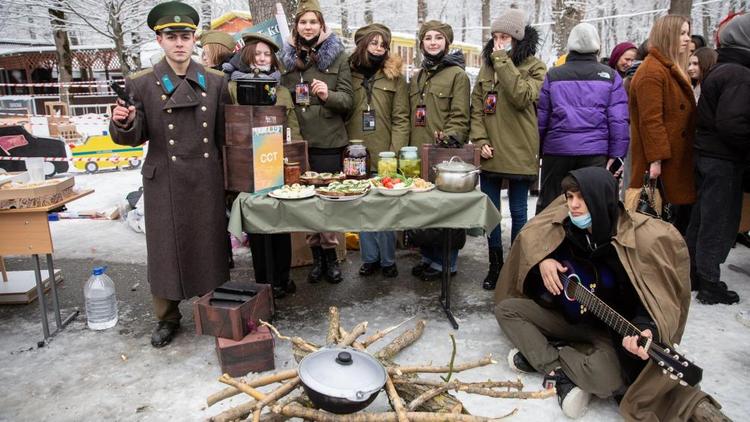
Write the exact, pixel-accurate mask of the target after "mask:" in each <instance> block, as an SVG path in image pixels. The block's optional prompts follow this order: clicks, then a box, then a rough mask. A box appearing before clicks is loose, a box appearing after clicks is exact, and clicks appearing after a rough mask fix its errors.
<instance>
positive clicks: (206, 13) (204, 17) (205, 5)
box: [200, 0, 211, 29]
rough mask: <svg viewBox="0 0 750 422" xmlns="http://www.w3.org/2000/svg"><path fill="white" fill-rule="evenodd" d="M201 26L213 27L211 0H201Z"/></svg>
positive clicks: (205, 27) (204, 27)
mask: <svg viewBox="0 0 750 422" xmlns="http://www.w3.org/2000/svg"><path fill="white" fill-rule="evenodd" d="M200 19H201V28H203V29H211V0H201V18H200Z"/></svg>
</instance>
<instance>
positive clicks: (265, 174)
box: [253, 125, 284, 193]
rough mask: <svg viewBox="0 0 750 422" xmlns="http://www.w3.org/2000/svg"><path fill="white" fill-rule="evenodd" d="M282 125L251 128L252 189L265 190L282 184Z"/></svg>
mask: <svg viewBox="0 0 750 422" xmlns="http://www.w3.org/2000/svg"><path fill="white" fill-rule="evenodd" d="M283 132H284V127H283V126H282V125H276V126H266V127H255V128H253V191H254V192H255V193H263V192H267V191H269V190H271V189H275V188H277V187H279V186H282V185H283V184H284V136H283Z"/></svg>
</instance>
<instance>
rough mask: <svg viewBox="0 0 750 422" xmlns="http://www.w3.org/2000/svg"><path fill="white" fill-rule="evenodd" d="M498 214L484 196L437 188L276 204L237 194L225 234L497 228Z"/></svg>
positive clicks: (286, 201)
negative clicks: (354, 198)
mask: <svg viewBox="0 0 750 422" xmlns="http://www.w3.org/2000/svg"><path fill="white" fill-rule="evenodd" d="M500 219H501V216H500V212H498V210H497V208H495V206H494V205H493V204H492V202H490V200H489V198H487V196H486V195H485V194H483V193H482V192H480V191H478V190H474V191H471V192H468V193H448V192H442V191H439V190H437V189H435V190H432V191H430V192H424V193H414V192H409V193H407V194H406V195H403V196H398V197H391V196H385V195H381V194H380V193H377V192H370V193H368V194H367V195H366V196H364V197H362V198H360V199H356V200H353V201H348V202H331V201H326V200H323V199H320V198H318V197H313V198H308V199H299V200H278V199H274V198H270V197H268V196H266V195H263V196H252V195H250V194H247V193H241V194H240V195H239V196H238V197H237V199H236V200H235V201H234V204H233V205H232V215H231V217H230V219H229V231H230V232H231V233H233V234H234V235H235V236H239V234H240V233H241V232H242V231H245V232H248V233H288V232H322V231H325V232H347V231H353V232H359V231H388V230H406V229H417V228H421V229H425V228H463V229H471V228H482V229H484V230H485V231H486V232H490V231H491V230H492V229H494V228H495V226H497V225H498V224H500Z"/></svg>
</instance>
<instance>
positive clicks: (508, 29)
mask: <svg viewBox="0 0 750 422" xmlns="http://www.w3.org/2000/svg"><path fill="white" fill-rule="evenodd" d="M525 29H526V14H525V13H523V11H522V10H521V9H515V8H510V9H508V10H506V11H505V13H503V14H502V15H500V16H498V17H497V18H495V20H493V21H492V25H490V32H492V33H493V34H494V33H495V32H502V33H504V34H508V35H510V36H511V37H513V38H515V39H516V40H518V41H521V40H522V39H523V37H524V35H525V32H526V31H525Z"/></svg>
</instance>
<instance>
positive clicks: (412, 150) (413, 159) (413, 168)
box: [398, 147, 422, 177]
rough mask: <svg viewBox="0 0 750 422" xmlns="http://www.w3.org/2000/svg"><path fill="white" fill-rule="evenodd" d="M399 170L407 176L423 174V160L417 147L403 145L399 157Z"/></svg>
mask: <svg viewBox="0 0 750 422" xmlns="http://www.w3.org/2000/svg"><path fill="white" fill-rule="evenodd" d="M398 168H399V171H400V172H401V173H402V174H403V175H404V176H406V177H420V176H421V174H422V160H420V159H419V154H417V147H403V148H401V151H400V153H399V159H398Z"/></svg>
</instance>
